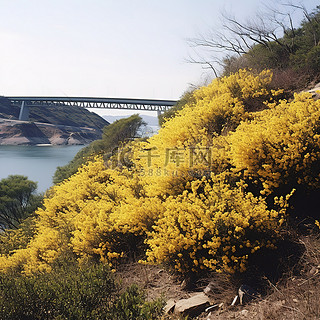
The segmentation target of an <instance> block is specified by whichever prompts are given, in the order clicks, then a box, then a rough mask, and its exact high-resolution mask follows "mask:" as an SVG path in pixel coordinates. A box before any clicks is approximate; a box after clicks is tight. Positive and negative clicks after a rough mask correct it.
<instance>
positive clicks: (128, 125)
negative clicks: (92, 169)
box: [53, 114, 146, 184]
mask: <svg viewBox="0 0 320 320" xmlns="http://www.w3.org/2000/svg"><path fill="white" fill-rule="evenodd" d="M145 125H146V123H145V122H144V121H143V120H142V119H141V117H140V116H139V115H137V114H135V115H132V116H130V117H128V118H124V119H120V120H117V121H115V122H113V123H112V124H110V125H108V126H106V127H104V129H103V134H102V139H100V140H96V141H93V142H92V143H90V144H89V145H88V146H86V147H84V148H82V149H81V150H80V151H79V152H78V153H77V154H76V156H75V157H74V158H73V159H72V160H71V161H70V162H69V163H68V164H67V165H65V166H63V167H58V168H57V170H56V172H55V174H54V176H53V182H54V183H55V184H57V183H60V182H62V181H63V180H65V179H67V178H69V177H71V176H72V175H73V174H75V173H76V172H77V170H78V168H79V167H81V166H82V165H83V164H85V163H86V162H87V161H88V160H89V159H90V158H92V156H94V155H97V154H101V153H103V154H107V153H112V152H113V151H115V150H116V149H117V148H118V147H119V145H121V144H123V143H125V142H126V141H130V140H132V139H134V138H136V137H137V136H139V132H140V129H141V128H142V127H143V126H145Z"/></svg>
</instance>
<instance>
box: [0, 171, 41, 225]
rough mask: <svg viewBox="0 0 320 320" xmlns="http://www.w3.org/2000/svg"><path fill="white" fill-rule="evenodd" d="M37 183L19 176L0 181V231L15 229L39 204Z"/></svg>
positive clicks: (11, 176) (39, 197)
mask: <svg viewBox="0 0 320 320" xmlns="http://www.w3.org/2000/svg"><path fill="white" fill-rule="evenodd" d="M36 189H37V183H36V182H34V181H31V180H28V178H27V177H25V176H21V175H10V176H8V178H5V179H2V180H0V229H2V230H4V229H7V228H11V229H12V228H17V227H18V226H19V224H20V223H21V222H22V220H24V219H25V218H26V217H27V216H28V215H30V214H32V213H33V212H34V211H35V210H36V209H37V207H38V206H39V205H40V204H41V200H42V196H41V195H39V194H36V193H35V191H36Z"/></svg>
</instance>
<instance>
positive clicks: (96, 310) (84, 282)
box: [0, 263, 163, 320]
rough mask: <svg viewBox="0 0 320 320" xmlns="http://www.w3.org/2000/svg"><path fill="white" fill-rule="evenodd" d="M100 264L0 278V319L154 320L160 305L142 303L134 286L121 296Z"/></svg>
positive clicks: (60, 267) (63, 267)
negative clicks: (28, 275)
mask: <svg viewBox="0 0 320 320" xmlns="http://www.w3.org/2000/svg"><path fill="white" fill-rule="evenodd" d="M118 290H119V288H118V287H117V285H116V284H115V282H114V279H113V276H112V273H111V272H110V270H109V268H108V267H107V266H105V265H102V264H90V265H83V266H82V267H78V266H77V265H76V264H73V263H71V264H70V263H67V264H66V263H63V264H62V265H60V266H56V267H55V268H54V270H53V271H52V272H51V273H39V274H36V275H33V276H30V277H27V276H24V275H8V274H6V275H0V319H3V320H5V319H6V320H21V319H24V320H29V319H30V320H37V319H39V320H40V319H41V320H45V319H47V320H62V319H65V320H84V319H88V320H89V319H90V320H92V319H94V320H99V319H110V320H111V319H112V320H114V319H119V320H120V319H123V320H124V319H126V320H127V319H137V320H138V319H141V320H142V319H156V318H155V316H156V315H159V314H160V313H161V309H162V306H163V305H162V302H161V301H160V300H157V301H154V302H148V303H146V302H145V298H144V294H143V292H142V291H141V290H139V289H138V287H137V286H132V287H129V288H128V289H127V290H126V291H124V293H122V294H121V295H120V294H119V293H118Z"/></svg>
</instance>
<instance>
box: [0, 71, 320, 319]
mask: <svg viewBox="0 0 320 320" xmlns="http://www.w3.org/2000/svg"><path fill="white" fill-rule="evenodd" d="M272 77H273V74H272V72H271V71H270V70H264V71H262V72H260V73H255V72H253V71H250V70H240V71H239V72H237V73H235V74H232V75H230V76H228V77H222V78H219V79H215V80H213V81H212V83H211V84H209V85H208V86H206V87H201V88H199V89H198V90H196V91H194V93H193V98H192V99H191V100H190V101H189V102H188V103H186V105H185V106H184V107H183V108H182V109H181V111H179V112H178V113H176V114H175V116H174V117H172V118H170V120H168V121H166V122H165V123H164V124H163V126H162V128H161V129H160V130H159V132H158V134H156V135H154V136H152V137H150V138H147V139H137V140H132V139H130V140H128V141H127V144H125V145H122V146H121V148H119V149H117V150H116V152H114V153H111V154H110V155H108V154H102V155H97V156H96V157H93V158H91V159H90V160H89V161H88V162H87V163H86V164H85V165H83V166H82V167H81V168H80V169H79V170H78V171H77V172H76V173H75V174H73V175H71V176H70V175H68V176H67V179H65V180H64V181H62V182H61V183H59V184H57V185H56V186H54V187H53V188H52V189H51V190H50V193H49V194H48V195H47V196H46V197H45V199H44V204H43V207H42V208H39V209H38V210H37V211H36V218H34V217H31V221H33V224H34V225H31V226H30V225H29V226H22V227H21V228H19V229H17V230H6V231H5V233H4V234H3V235H1V237H0V241H2V245H1V246H0V249H1V252H0V253H1V255H0V280H1V276H2V279H4V280H2V281H8V283H7V284H6V285H5V286H6V288H8V290H4V291H5V292H7V291H8V292H9V293H8V294H7V293H6V296H4V295H3V296H1V299H0V303H3V304H4V306H5V304H7V305H8V306H9V307H6V308H9V309H10V308H11V309H12V310H14V308H13V307H10V305H14V306H15V308H17V310H18V311H19V310H21V314H25V312H28V311H25V310H30V306H29V305H28V303H29V302H30V301H31V302H30V303H31V304H32V308H35V307H34V305H35V304H36V303H37V304H36V305H37V308H35V313H36V312H42V314H41V315H40V316H38V317H37V318H35V319H42V318H44V314H45V312H47V309H46V306H47V305H48V300H47V298H46V296H45V298H43V294H42V292H43V290H44V289H41V290H40V289H39V290H40V292H41V294H39V295H38V296H37V299H38V300H36V301H38V302H35V303H33V301H32V299H24V300H23V301H18V300H17V299H16V298H15V290H18V291H19V284H20V282H19V281H30V279H31V280H32V281H39V283H40V284H41V285H43V286H44V284H46V283H47V282H46V277H47V275H48V277H49V276H50V274H51V275H52V274H53V276H54V277H56V276H55V275H58V274H63V276H60V278H61V277H62V278H63V279H65V278H66V279H69V280H68V281H69V282H68V285H70V286H72V285H73V283H74V282H75V281H73V280H72V279H70V277H71V276H72V275H73V273H74V272H75V271H74V270H79V268H80V270H87V264H88V263H89V267H90V266H91V268H92V266H93V268H94V270H96V268H97V270H99V268H102V267H103V266H106V265H107V266H109V267H110V268H112V272H113V273H115V276H116V277H119V283H121V284H122V285H123V286H125V282H130V279H131V281H137V282H139V283H140V284H142V285H144V283H145V286H144V288H145V289H147V290H148V294H149V292H150V291H152V290H154V291H153V292H151V293H150V296H151V298H153V297H155V296H156V294H155V293H156V291H157V292H158V293H160V292H161V291H165V292H164V293H165V294H166V296H165V298H166V299H167V300H168V299H169V298H174V299H175V300H176V301H175V302H173V301H171V302H170V301H169V302H170V303H171V305H170V304H169V306H168V308H169V309H170V310H172V309H174V310H176V311H177V312H178V313H181V312H182V311H181V308H182V306H183V305H185V303H188V304H191V303H195V301H194V300H192V301H191V300H189V298H190V299H194V298H195V297H197V298H198V300H197V303H198V302H199V299H200V300H201V301H202V302H203V303H202V304H201V308H200V307H199V309H200V310H197V314H199V313H200V312H201V311H203V310H204V308H203V307H206V306H208V305H210V304H211V305H212V309H211V311H210V312H211V315H209V312H207V313H206V314H205V317H204V319H228V318H230V319H232V318H235V319H241V318H247V319H250V317H251V314H252V317H251V319H299V320H300V319H301V320H302V319H318V318H319V316H320V310H319V308H318V305H317V304H316V301H318V300H319V294H318V291H317V288H318V286H319V274H320V273H319V268H320V267H319V250H318V249H317V248H318V243H319V228H318V226H319V222H318V221H317V220H319V211H318V208H319V196H318V195H319V190H320V175H319V168H320V163H319V159H320V137H319V132H320V100H316V99H315V94H313V93H308V92H302V93H299V94H295V95H294V96H293V97H292V98H290V99H288V100H286V99H283V90H282V89H279V88H275V87H272ZM136 120H137V121H139V119H136ZM140 120H141V119H140ZM123 123H124V122H123V121H121V120H119V121H118V122H116V124H118V125H121V124H123ZM120 127H122V126H120ZM112 133H113V132H112ZM107 134H109V133H108V132H105V135H107ZM110 134H111V132H110ZM102 142H103V141H100V142H99V145H97V147H99V150H104V149H101V148H100V144H101V143H102ZM128 263H129V264H128ZM130 263H131V265H132V266H134V265H135V264H137V263H140V265H141V268H140V267H137V268H136V269H134V267H133V268H132V269H131V270H128V268H127V267H128V266H130ZM150 265H151V266H157V267H154V268H150ZM61 266H62V267H63V269H62V270H61ZM138 266H139V265H138ZM82 268H84V269H82ZM139 268H140V270H141V271H139ZM157 268H158V269H157ZM129 269H130V268H129ZM126 270H127V271H126ZM82 272H83V271H82ZM76 274H79V272H76ZM11 275H12V276H11ZM26 275H27V276H29V277H25V276H26ZM170 275H172V276H170ZM73 277H76V275H74V276H73ZM143 278H146V279H145V280H146V281H143ZM7 279H8V280H7ZM21 279H22V280H21ZM134 279H136V280H134ZM139 279H141V281H139ZM148 279H150V280H149V281H148ZM170 279H171V281H172V285H170ZM124 280H125V281H124ZM86 281H87V280H86ZM88 281H94V280H88ZM88 281H87V282H81V283H82V284H83V283H88ZM177 282H178V284H177ZM24 283H25V282H24ZM91 283H92V282H91ZM163 283H169V285H170V287H171V288H170V290H166V288H164V287H163V286H162V284H163ZM179 283H180V284H181V285H179ZM55 285H56V283H55V282H53V284H51V285H50V286H51V287H50V286H49V288H48V289H45V290H49V292H48V293H47V294H48V299H49V300H50V301H51V303H52V310H57V309H56V308H58V310H59V316H60V317H62V318H68V316H67V315H66V310H65V309H64V308H62V307H61V305H60V304H57V301H59V299H62V300H64V299H63V293H64V292H63V291H62V293H58V298H56V297H52V295H51V293H50V290H53V291H54V290H55V289H54V288H55ZM90 285H91V284H90ZM26 287H27V289H26V291H24V292H25V293H24V294H25V295H26V296H29V295H31V294H33V293H32V291H28V290H29V289H28V288H29V284H28V283H27V284H26ZM47 287H48V286H47V285H46V286H45V288H47ZM181 287H183V288H181ZM31 288H32V287H31ZM99 288H101V287H99ZM152 288H153V289H152ZM240 288H242V291H241V290H240V291H239V289H240ZM248 288H250V289H248ZM299 288H300V289H299ZM122 289H123V290H125V288H122ZM181 289H183V290H182V291H181ZM203 290H205V292H201V293H199V291H203ZM243 290H247V292H249V293H243V292H244V291H243ZM91 292H92V291H88V292H86V293H85V294H86V295H90V293H91ZM250 292H254V294H253V295H252V294H251V293H250ZM236 295H237V299H238V300H237V305H236V306H233V307H230V304H231V302H232V300H233V299H234V297H235V296H236ZM242 295H244V298H243V299H244V300H243V302H244V303H248V302H249V301H248V300H250V298H258V299H263V301H262V302H261V304H259V303H257V304H256V303H255V302H254V303H252V304H251V305H250V306H249V305H247V306H246V307H245V309H244V310H241V309H243V306H241V304H239V301H241V300H240V298H241V296H242ZM95 296H96V297H101V299H103V298H104V297H105V290H104V291H103V292H102V293H100V295H98V296H97V295H96V294H95ZM8 297H10V298H9V299H8ZM78 298H79V296H78V295H76V296H75V297H70V298H68V303H70V305H76V307H75V308H80V307H81V306H79V304H78V303H77V301H78V300H77V299H78ZM181 298H188V299H187V301H185V300H182V301H181V300H180V299H181ZM2 301H3V302H2ZM24 301H27V303H24ZM126 301H127V303H128V304H127V305H129V303H130V302H128V300H126ZM256 301H257V300H256ZM101 303H102V305H104V304H103V302H101ZM222 303H223V305H221V304H222ZM215 304H216V305H215ZM39 305H41V306H42V308H39V307H38V306H39ZM116 305H118V304H116ZM124 305H126V304H124ZM140 305H142V304H141V303H140ZM214 305H215V306H214ZM0 306H1V305H0ZM100 306H101V305H99V304H97V305H96V309H94V310H92V314H94V313H95V312H98V313H99V312H102V313H100V314H101V318H103V312H104V311H101V310H102V309H101V307H100ZM153 306H155V304H153ZM59 308H60V309H59ZM128 308H129V310H130V311H129V312H131V311H132V310H131V309H130V306H129V307H128ZM262 308H264V309H262ZM18 311H15V312H16V313H15V314H14V315H16V314H18ZM192 311H193V315H195V310H192ZM0 312H1V308H0ZM19 312H20V311H19ZM141 312H142V311H141ZM240 312H241V314H240ZM304 313H305V314H306V316H304ZM92 314H91V318H93V316H92ZM0 315H1V313H0ZM260 315H262V316H261V317H260ZM249 316H250V317H249ZM16 318H17V317H16ZM82 318H84V317H82ZM87 318H90V317H89V316H88V317H87ZM104 318H107V319H108V317H106V316H105V317H104ZM109 318H110V319H112V317H109ZM113 318H116V317H113ZM177 318H178V316H176V317H175V316H173V318H172V319H177ZM11 319H14V318H13V317H12V318H11ZM50 319H54V320H56V319H57V317H56V318H53V317H51V318H50ZM76 319H81V317H80V316H79V317H78V318H76ZM120 319H121V318H120ZM132 319H143V320H145V319H152V318H150V317H149V318H148V317H145V318H143V317H142V318H138V317H132ZM154 319H160V318H159V317H155V318H154ZM198 319H200V318H198Z"/></svg>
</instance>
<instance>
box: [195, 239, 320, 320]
mask: <svg viewBox="0 0 320 320" xmlns="http://www.w3.org/2000/svg"><path fill="white" fill-rule="evenodd" d="M299 242H300V244H302V245H303V246H304V248H305V251H304V254H303V255H302V256H301V259H300V261H299V262H298V265H297V266H296V267H299V269H300V274H299V275H296V276H295V275H293V274H287V275H286V276H284V277H283V279H282V280H281V281H280V282H279V283H278V284H276V285H274V284H271V282H270V293H269V294H268V295H267V296H266V297H264V298H263V299H261V300H260V301H256V302H252V303H251V304H248V305H245V306H237V307H230V306H229V307H227V308H225V309H223V310H220V311H216V312H214V313H211V314H210V315H208V314H206V315H203V317H201V319H207V320H209V319H210V320H229V319H239V320H241V319H243V320H244V319H246V320H319V319H320V290H319V289H320V238H319V237H316V236H314V235H313V236H304V237H301V238H300V239H299Z"/></svg>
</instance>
